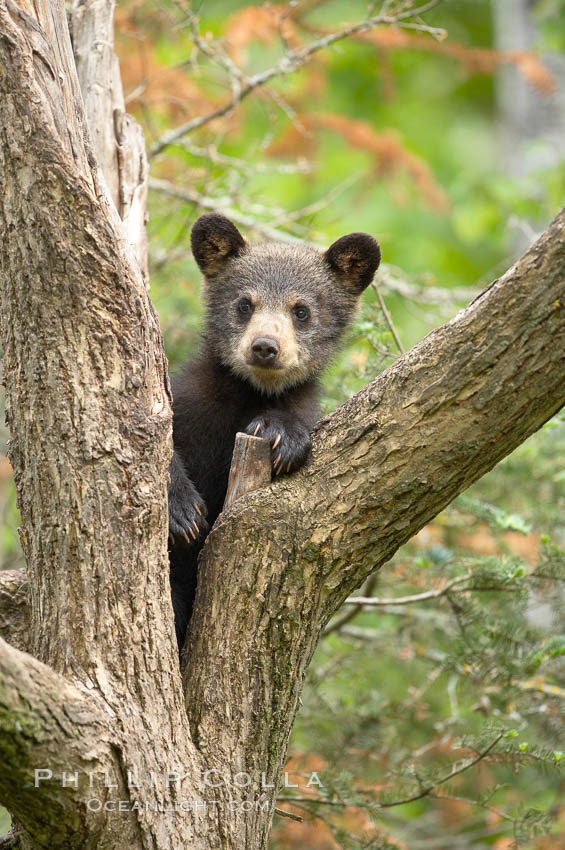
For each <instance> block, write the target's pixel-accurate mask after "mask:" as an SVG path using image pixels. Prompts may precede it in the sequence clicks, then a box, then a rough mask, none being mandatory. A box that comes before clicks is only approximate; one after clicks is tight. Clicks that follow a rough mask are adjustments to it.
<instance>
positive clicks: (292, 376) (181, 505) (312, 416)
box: [169, 214, 381, 648]
mask: <svg viewBox="0 0 565 850" xmlns="http://www.w3.org/2000/svg"><path fill="white" fill-rule="evenodd" d="M191 241H192V251H193V254H194V257H195V259H196V262H197V263H198V265H199V267H200V269H201V270H202V272H203V274H204V282H205V297H206V308H207V309H206V320H205V328H204V333H203V339H202V346H201V351H200V354H199V355H198V356H197V357H196V358H195V359H194V360H191V361H190V362H189V363H188V364H187V365H186V366H185V367H184V369H183V370H182V371H181V373H180V374H179V375H178V376H177V377H176V379H174V380H173V382H172V383H173V399H174V401H173V414H174V418H173V442H174V455H173V461H172V463H171V473H170V486H169V530H170V538H169V539H170V541H171V547H170V563H171V592H172V599H173V608H174V612H175V628H176V634H177V640H178V643H179V648H182V644H183V642H184V636H185V632H186V627H187V625H188V621H189V619H190V615H191V613H192V606H193V602H194V593H195V589H196V562H197V557H198V553H199V551H200V549H201V547H202V543H203V540H204V538H205V536H206V533H207V531H208V528H209V526H210V525H212V523H213V522H214V520H215V519H216V517H217V516H218V514H219V513H220V511H221V510H222V506H223V502H224V497H225V494H226V489H227V482H228V473H229V468H230V463H231V456H232V451H233V447H234V442H235V435H236V433H237V432H238V431H244V432H246V433H247V434H253V435H255V436H259V437H263V438H264V439H265V440H268V441H269V443H270V444H271V450H272V465H273V476H277V475H279V474H283V473H284V474H286V473H289V472H293V471H294V470H296V469H298V468H299V467H301V466H302V465H303V464H304V462H305V461H306V460H307V458H308V455H309V453H310V431H311V429H312V426H313V425H314V423H315V422H316V420H317V418H318V416H319V412H318V381H319V375H320V373H321V371H322V369H323V368H324V366H326V364H327V363H328V361H329V360H330V359H331V357H332V355H333V354H334V353H335V351H336V349H337V346H338V342H339V339H340V337H341V336H342V334H343V331H344V329H345V328H346V326H347V324H348V322H349V321H350V320H351V318H352V316H353V314H354V312H355V308H356V306H357V302H358V300H359V296H360V295H361V293H362V291H363V290H364V289H365V288H366V287H367V286H368V285H369V284H370V283H371V281H372V279H373V275H374V273H375V270H376V269H377V267H378V265H379V262H380V256H381V254H380V250H379V246H378V245H377V243H376V242H375V240H374V239H373V238H372V236H369V235H368V234H366V233H351V234H350V235H349V236H343V237H342V238H341V239H338V240H337V242H334V244H333V245H332V246H331V247H330V248H329V249H328V250H327V251H326V252H325V253H320V252H318V251H315V250H314V249H311V248H307V247H302V246H290V245H282V244H278V243H274V244H266V245H257V246H255V247H251V246H249V245H248V244H247V243H246V242H245V240H244V239H243V237H242V236H241V234H240V233H239V231H238V230H237V228H236V227H235V226H234V225H233V224H232V223H231V222H230V221H228V219H227V218H224V216H221V215H215V214H210V215H203V216H201V218H199V219H198V221H197V222H196V223H195V225H194V227H193V229H192V239H191Z"/></svg>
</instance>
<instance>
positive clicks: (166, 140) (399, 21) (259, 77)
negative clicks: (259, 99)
mask: <svg viewBox="0 0 565 850" xmlns="http://www.w3.org/2000/svg"><path fill="white" fill-rule="evenodd" d="M439 2H440V0H430V2H428V3H424V4H423V5H422V6H418V7H417V8H416V9H411V10H409V11H407V12H402V13H401V14H399V15H395V16H390V15H376V16H375V17H372V18H368V19H367V20H365V21H361V22H360V23H358V24H354V25H353V26H350V27H346V28H345V29H342V30H339V31H338V32H335V33H330V34H329V35H326V36H323V37H322V38H319V39H318V40H317V41H314V42H312V43H311V44H309V45H307V46H306V47H297V48H295V49H294V50H291V51H289V52H288V53H285V54H284V56H282V57H281V59H279V61H278V62H277V63H276V65H273V67H272V68H269V69H268V70H266V71H263V72H262V73H260V74H255V75H254V76H252V77H246V76H245V74H243V72H242V71H240V69H238V68H237V66H236V65H234V63H233V62H232V61H231V60H230V59H229V58H228V57H226V55H225V54H222V55H220V56H217V57H215V58H216V60H217V61H218V62H219V63H220V64H223V65H224V67H225V68H226V70H228V72H229V73H230V75H231V76H232V79H233V77H235V78H236V79H237V80H238V81H239V82H240V83H241V86H240V87H239V89H238V91H236V92H235V93H234V95H233V96H232V97H231V99H230V100H228V101H227V102H226V103H224V104H223V105H222V106H219V107H218V108H217V109H214V110H213V111H212V112H209V113H208V114H206V115H200V116H199V117H198V118H193V119H192V120H191V121H187V122H186V123H185V124H181V125H180V126H179V127H176V128H175V129H173V130H169V131H168V132H167V133H164V134H163V135H162V136H161V138H160V139H159V140H158V141H157V142H155V143H154V144H153V145H151V147H150V148H149V151H148V156H149V158H150V159H152V158H153V157H155V156H157V155H158V154H159V153H161V152H162V151H163V150H164V149H165V148H167V147H169V146H170V145H173V144H175V143H176V142H178V141H179V139H182V138H183V136H186V135H187V133H191V132H192V131H193V130H197V129H198V128H200V127H202V126H204V124H208V123H209V122H210V121H214V120H215V119H216V118H222V117H223V116H224V115H227V113H228V112H231V111H232V110H233V109H234V108H235V107H236V106H238V105H239V104H240V103H241V101H242V100H244V99H245V98H246V97H248V96H249V95H250V94H251V93H252V92H253V91H255V89H257V88H259V87H261V86H264V85H265V84H266V83H268V82H269V81H270V80H272V79H273V78H274V77H284V76H288V75H289V74H293V73H295V71H297V70H298V69H299V68H301V67H302V66H303V65H305V64H306V63H307V62H308V60H309V59H310V58H311V57H312V56H313V55H314V54H315V53H318V52H319V51H320V50H324V49H325V48H326V47H330V45H332V44H336V43H337V42H338V41H343V39H345V38H348V37H349V36H351V35H355V34H357V33H360V32H368V31H370V30H372V29H374V28H375V27H377V26H379V25H381V24H396V25H397V26H403V25H404V23H403V22H404V21H408V20H410V19H413V18H417V17H419V16H420V15H422V14H424V13H425V12H428V11H430V9H433V8H434V6H437V5H438V3H439ZM189 23H190V25H191V27H192V25H193V24H192V21H191V22H189ZM198 38H200V36H198ZM204 44H205V42H204ZM206 49H207V48H206ZM230 65H231V66H233V68H235V69H237V70H236V71H233V70H229V69H228V66H230ZM244 80H245V81H246V82H244Z"/></svg>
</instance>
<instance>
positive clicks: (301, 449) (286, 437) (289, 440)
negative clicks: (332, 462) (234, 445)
mask: <svg viewBox="0 0 565 850" xmlns="http://www.w3.org/2000/svg"><path fill="white" fill-rule="evenodd" d="M245 430H246V433H247V434H250V435H251V436H252V437H262V438H263V439H264V440H267V442H268V443H270V444H271V463H272V468H273V476H275V475H280V474H281V473H285V474H286V473H289V472H295V471H296V470H297V469H300V467H301V466H303V465H304V463H305V462H306V461H307V459H308V457H309V455H310V451H311V448H312V441H311V439H310V432H309V431H308V428H307V427H306V426H305V425H304V424H303V423H302V422H300V421H297V420H295V421H294V422H292V423H288V422H284V423H283V422H282V421H281V420H278V419H277V418H275V417H271V416H257V417H256V418H255V419H253V420H252V422H250V423H249V425H248V426H247V428H246V429H245Z"/></svg>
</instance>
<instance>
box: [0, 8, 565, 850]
mask: <svg viewBox="0 0 565 850" xmlns="http://www.w3.org/2000/svg"><path fill="white" fill-rule="evenodd" d="M422 5H424V4H422ZM425 5H426V6H427V7H429V9H427V11H426V13H425V15H424V16H423V17H422V18H420V17H417V18H411V19H410V20H409V21H408V22H407V23H408V24H409V25H408V26H405V27H398V26H393V27H391V26H380V27H377V28H372V29H367V30H363V29H362V28H361V29H360V30H357V31H353V32H351V33H350V34H349V35H348V36H347V37H345V38H343V39H340V40H338V41H336V42H335V43H334V44H333V45H332V46H330V47H327V48H326V49H323V50H322V49H320V50H319V51H315V52H312V55H311V56H310V57H309V61H307V62H296V63H295V64H292V63H288V62H287V63H286V64H285V61H284V60H285V57H286V58H288V56H289V55H296V51H300V50H302V49H303V48H304V47H306V46H307V45H311V44H313V43H317V42H318V41H320V40H323V39H324V38H325V37H326V36H327V35H328V34H330V33H336V32H339V31H341V30H350V29H353V28H354V27H355V25H357V24H359V23H360V22H362V21H363V20H365V19H366V17H367V16H371V15H376V14H379V13H381V12H382V11H383V10H384V12H385V13H388V14H390V15H393V14H399V13H402V11H403V10H404V11H406V10H407V9H408V8H409V7H410V4H409V3H406V2H401V0H398V2H396V1H395V0H389V2H385V3H371V4H369V7H367V3H364V2H359V0H349V2H343V1H342V0H334V2H332V1H331V0H328V1H327V2H324V0H303V2H291V3H286V4H285V3H282V4H248V3H244V2H240V0H221V2H220V0H203V2H202V3H200V4H193V5H192V6H191V5H190V4H189V3H188V2H187V0H160V1H159V2H156V0H124V2H122V3H121V4H120V6H119V8H118V9H117V10H116V49H117V52H118V54H119V57H120V62H121V70H122V78H123V81H124V88H125V91H126V94H127V106H128V110H129V111H130V112H132V113H133V114H134V115H135V116H136V117H137V119H138V120H139V121H140V122H141V123H142V124H143V126H144V128H145V132H146V138H147V145H148V150H149V157H150V164H151V174H152V177H151V182H150V199H149V209H150V220H149V224H148V229H149V239H150V274H151V292H152V298H153V301H154V303H155V305H156V307H157V309H158V312H159V315H160V318H161V323H162V329H163V333H164V337H165V343H166V346H167V351H168V355H169V359H170V367H171V371H174V370H175V369H176V368H177V367H178V365H179V364H180V362H182V360H183V359H185V358H186V357H187V356H188V355H190V353H191V352H192V351H193V350H194V349H195V347H196V346H197V344H198V329H199V325H200V317H201V304H200V295H199V286H200V275H199V273H198V271H197V268H196V265H195V264H194V262H193V260H192V258H191V255H190V250H189V230H190V227H191V224H192V223H193V221H194V220H195V218H196V217H197V216H198V215H199V214H201V213H202V212H205V211H210V210H217V211H220V212H223V213H224V214H225V215H228V216H229V217H231V218H232V219H233V220H234V222H235V223H237V224H238V225H239V226H241V228H242V229H243V230H244V231H245V232H246V234H247V235H248V237H249V238H250V239H252V240H264V239H272V238H276V239H282V240H286V241H295V240H304V241H307V242H310V243H312V244H314V245H317V246H320V247H322V246H327V245H328V244H330V243H331V242H332V241H333V240H334V239H336V238H337V237H339V236H340V235H342V234H344V233H348V232H350V231H354V230H365V231H368V232H369V233H372V234H374V235H375V236H376V238H377V239H378V240H379V241H380V243H381V246H382V249H383V256H384V259H385V263H384V266H383V267H382V269H381V270H380V271H379V274H378V277H377V280H376V286H375V287H374V288H373V289H371V290H370V292H369V293H368V294H367V295H366V296H365V301H364V305H363V309H362V312H361V314H360V316H359V320H358V322H357V325H356V327H355V330H354V332H353V333H352V334H351V335H350V338H349V340H348V345H347V346H346V347H345V348H344V350H343V352H342V354H341V355H340V357H339V358H338V359H337V360H336V363H335V364H334V366H333V367H332V369H331V370H330V373H329V374H328V376H327V380H326V395H325V406H326V409H327V410H331V409H333V408H334V407H336V406H337V405H338V404H340V403H341V402H342V401H344V400H345V398H347V397H348V396H349V395H351V394H352V393H354V392H356V391H357V390H358V389H359V388H360V387H361V386H363V385H364V384H365V383H367V382H368V381H369V380H370V379H372V378H373V377H374V376H375V375H376V374H378V373H379V372H380V371H382V370H383V369H384V368H386V366H387V365H389V364H390V363H391V362H392V361H393V360H394V359H395V358H396V357H397V356H398V354H399V351H401V350H402V349H406V348H409V347H410V346H411V345H413V344H414V343H415V342H417V341H418V340H419V339H421V337H422V336H424V335H425V334H426V333H427V332H428V331H429V330H430V329H431V328H433V327H434V326H436V325H438V324H441V323H443V322H444V321H446V320H447V319H449V318H450V316H452V315H454V313H455V312H456V311H457V309H458V308H459V307H460V306H462V305H464V304H465V303H466V302H467V301H469V300H470V298H472V297H473V295H474V294H475V293H476V292H478V291H479V290H480V289H481V288H483V287H484V286H486V285H487V284H488V283H489V282H490V281H491V280H493V279H494V278H496V276H497V275H498V274H499V273H501V272H502V271H504V270H505V269H506V268H507V267H508V266H509V265H511V263H512V262H513V261H514V259H515V258H516V257H517V256H518V254H519V253H520V252H521V251H522V250H524V248H525V247H527V245H528V244H529V243H530V242H531V241H532V240H533V239H534V238H535V235H536V233H537V232H538V231H539V230H541V229H542V228H543V227H544V226H545V225H546V224H547V223H548V222H549V220H550V218H551V217H552V216H553V215H554V214H555V212H557V210H558V209H559V207H560V206H561V205H562V203H563V195H564V193H563V189H564V186H565V57H564V53H563V51H564V48H565V3H564V2H563V0H539V2H531V0H475V1H474V2H470V1H469V0H461V2H456V0H450V2H447V0H445V2H443V3H442V2H431V3H429V4H425ZM293 51H294V53H293ZM272 69H275V72H274V73H272V74H271V70H272ZM226 106H227V107H229V108H227V109H226ZM179 127H180V128H181V129H182V128H184V132H182V133H180V132H178V128H179ZM385 305H386V306H385ZM2 440H3V441H4V442H5V441H6V440H7V434H6V432H5V431H4V432H3V433H2ZM564 457H565V422H564V419H563V417H556V418H555V419H554V420H553V421H552V422H550V423H548V424H547V425H546V426H545V427H544V428H543V429H542V430H541V431H540V432H538V433H537V434H536V435H535V436H534V437H532V438H531V439H530V440H528V442H527V443H526V444H524V445H523V446H522V447H521V448H520V449H519V450H518V451H516V452H515V453H514V454H513V455H511V456H510V457H508V458H507V459H506V460H505V461H504V462H502V463H501V464H500V465H499V466H498V467H497V468H496V469H494V470H493V471H492V472H491V473H490V474H489V475H487V476H486V477H485V478H484V479H482V481H480V482H479V483H478V484H475V485H474V486H473V487H472V488H471V489H470V490H469V491H467V493H466V494H465V495H464V496H462V497H460V498H459V499H458V500H456V502H455V503H454V504H453V505H452V506H451V507H450V508H449V509H448V510H447V511H445V512H443V513H442V514H441V515H440V516H439V517H437V519H436V520H435V521H434V522H433V523H432V524H430V525H429V526H427V527H426V528H424V529H423V530H422V532H420V534H418V536H417V537H416V538H415V539H414V540H413V541H411V542H410V543H409V544H408V545H406V546H404V547H403V548H402V549H401V550H400V551H399V552H398V553H397V554H396V555H395V557H394V559H393V560H392V562H391V563H390V564H388V565H387V567H386V568H385V569H383V570H382V571H381V572H380V573H379V575H378V576H376V577H374V578H373V579H371V580H370V581H369V582H368V583H367V585H366V586H365V587H364V588H363V589H362V590H361V591H360V592H359V594H358V596H357V597H356V598H357V601H354V602H351V603H349V604H347V605H346V606H344V609H343V613H342V614H340V615H339V616H338V617H337V618H336V619H335V621H334V622H333V623H332V624H330V626H329V627H328V630H327V636H326V638H325V639H324V640H323V641H322V643H321V645H320V647H319V649H318V651H317V654H316V656H315V659H314V663H313V665H312V667H311V670H310V673H309V678H308V683H307V686H306V689H305V692H304V704H303V706H302V709H301V712H300V714H299V718H298V721H297V724H296V727H295V732H294V737H293V742H292V747H291V751H292V758H291V760H290V763H289V767H288V771H289V774H288V783H287V784H288V786H289V787H287V788H285V789H283V792H282V794H281V800H280V811H281V816H280V818H279V820H278V821H277V823H276V827H275V830H274V832H273V836H272V847H273V850H278V849H279V848H280V849H281V850H282V848H295V847H296V848H298V847H300V848H304V847H308V848H311V850H330V848H332V849H333V848H388V847H395V848H410V850H424V848H440V847H447V848H462V850H464V848H481V847H494V848H497V850H509V848H511V847H515V846H524V847H530V848H536V850H542V848H543V850H550V848H565V802H564V794H563V791H564V783H563V775H562V771H561V768H562V764H563V762H564V761H565V757H564V756H563V751H564V750H565V742H564V729H565V722H564V714H565V711H564V705H565V681H564V662H563V655H564V654H565V625H564V614H563V612H564V610H565V595H564V593H563V581H564V580H565V557H564V554H563V548H564V547H565V462H564ZM0 497H1V502H0V504H1V510H2V527H1V529H0V553H1V555H2V561H3V564H2V565H3V568H10V567H18V566H22V556H21V552H20V549H19V544H18V542H17V533H16V528H17V525H18V518H17V510H16V507H15V497H14V492H13V486H12V483H11V470H10V467H9V464H8V462H7V460H6V459H5V458H3V459H2V462H1V463H0ZM363 600H364V601H363ZM312 771H317V772H318V774H319V778H320V781H321V782H322V783H323V784H322V785H321V786H320V785H311V786H310V787H307V786H306V782H307V778H308V776H309V775H310V774H311V772H312ZM293 786H298V787H293ZM284 814H286V815H287V817H285V816H284ZM288 815H290V816H291V817H288ZM0 819H1V815H0ZM1 826H2V824H1V823H0V833H1V832H2V829H1Z"/></svg>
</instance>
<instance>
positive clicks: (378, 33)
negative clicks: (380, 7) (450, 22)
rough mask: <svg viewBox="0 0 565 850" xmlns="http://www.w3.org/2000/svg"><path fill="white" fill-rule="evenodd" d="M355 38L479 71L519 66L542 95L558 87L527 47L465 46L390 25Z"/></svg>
mask: <svg viewBox="0 0 565 850" xmlns="http://www.w3.org/2000/svg"><path fill="white" fill-rule="evenodd" d="M355 37H356V38H357V39H360V40H362V41H368V42H370V43H371V44H374V45H376V46H377V47H381V48H383V49H385V50H399V49H401V50H402V49H405V48H413V49H416V50H425V51H426V52H428V53H439V54H441V55H442V56H449V57H450V58H451V59H455V60H456V61H458V62H461V63H462V64H463V65H465V66H466V67H467V68H468V69H469V70H470V71H472V72H474V73H478V74H492V73H494V71H496V69H497V68H498V66H499V65H515V66H516V68H517V69H518V71H519V72H520V73H521V74H522V76H523V77H524V79H526V80H527V81H528V82H529V83H530V85H532V86H533V87H534V88H535V89H536V90H537V91H539V92H540V93H541V94H553V92H554V91H555V88H556V83H555V79H554V77H553V76H552V74H551V73H550V72H549V71H548V69H547V68H546V67H545V65H544V64H543V62H542V61H541V59H540V58H539V57H538V56H535V55H534V54H533V53H527V52H526V51H523V50H509V51H500V50H490V49H487V48H483V47H465V46H464V45H462V44H457V43H456V42H451V43H446V42H441V41H434V40H433V39H431V38H422V37H421V36H418V35H412V34H410V33H407V32H403V31H401V30H395V29H390V28H388V29H377V30H374V31H373V32H369V33H359V34H358V35H357V36H355Z"/></svg>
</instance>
